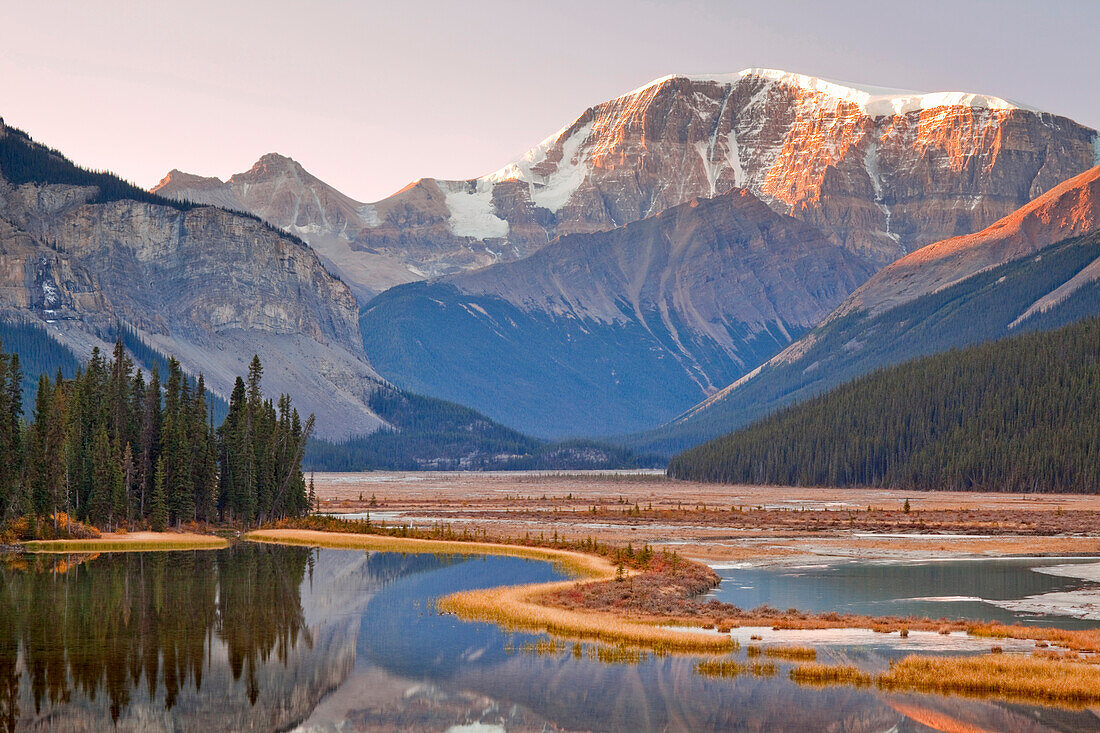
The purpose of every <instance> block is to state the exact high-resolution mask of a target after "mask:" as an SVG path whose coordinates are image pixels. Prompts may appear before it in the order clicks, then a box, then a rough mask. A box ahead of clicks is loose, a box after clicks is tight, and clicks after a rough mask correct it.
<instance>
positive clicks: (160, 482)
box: [149, 456, 168, 532]
mask: <svg viewBox="0 0 1100 733" xmlns="http://www.w3.org/2000/svg"><path fill="white" fill-rule="evenodd" d="M166 472H167V471H166V470H165V460H164V456H161V457H160V458H159V459H158V460H157V465H156V468H155V471H154V473H155V474H156V478H155V479H154V480H153V490H152V495H151V496H150V499H149V524H150V526H152V528H153V531H154V532H163V531H164V530H165V528H166V527H167V526H168V499H167V497H166V496H165V493H166V492H165V489H164V475H165V473H166Z"/></svg>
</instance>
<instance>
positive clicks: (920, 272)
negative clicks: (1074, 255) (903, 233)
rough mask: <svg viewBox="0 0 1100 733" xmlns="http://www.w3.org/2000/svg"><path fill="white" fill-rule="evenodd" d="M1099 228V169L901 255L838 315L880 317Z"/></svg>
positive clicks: (837, 315)
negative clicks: (973, 228)
mask: <svg viewBox="0 0 1100 733" xmlns="http://www.w3.org/2000/svg"><path fill="white" fill-rule="evenodd" d="M1098 228H1100V165H1098V166H1096V167H1095V168H1092V169H1090V170H1088V171H1085V172H1084V173H1082V174H1081V175H1079V176H1075V177H1073V178H1071V179H1070V180H1068V181H1065V182H1063V183H1061V184H1059V185H1058V186H1055V187H1054V188H1053V189H1051V190H1050V191H1048V192H1047V193H1046V194H1044V195H1042V196H1040V197H1039V198H1037V199H1035V200H1034V201H1032V202H1030V203H1029V204H1027V205H1026V206H1023V207H1021V208H1020V209H1018V210H1017V211H1014V212H1013V213H1011V214H1009V215H1008V216H1006V217H1004V218H1003V219H1000V220H999V221H997V222H995V223H994V224H992V225H991V226H989V227H987V228H986V229H983V230H982V231H980V232H976V233H974V234H970V235H965V236H961V237H952V238H951V239H945V240H943V241H942V242H936V243H935V244H931V245H929V246H927V247H924V248H923V249H921V250H918V251H917V252H914V253H912V254H910V255H908V256H906V257H903V258H902V259H900V260H898V261H897V262H895V263H893V264H892V265H890V266H889V267H887V268H886V269H885V270H883V271H882V272H880V273H878V274H877V275H875V277H873V278H871V279H870V280H869V281H868V282H867V283H865V284H864V285H863V286H862V287H860V288H859V289H858V290H857V291H856V292H854V293H852V297H850V298H849V299H848V300H847V301H845V303H844V304H843V306H842V307H841V308H839V309H838V310H837V313H836V317H840V316H843V315H846V314H848V313H853V312H857V311H864V312H866V313H867V314H869V315H872V314H877V313H881V312H883V311H885V310H889V309H890V308H893V307H895V306H898V305H901V304H903V303H907V302H909V301H911V300H914V299H916V298H919V297H920V296H922V295H926V294H928V293H932V292H935V291H937V290H941V289H943V288H946V287H949V286H950V285H952V284H954V283H957V282H960V281H962V280H965V279H966V278H968V277H970V276H972V275H974V274H976V273H978V272H981V271H982V270H986V269H988V268H990V267H993V266H996V265H999V264H1001V263H1003V262H1008V261H1010V260H1015V259H1019V258H1020V257H1026V256H1027V255H1029V254H1033V253H1034V252H1037V251H1039V250H1040V249H1042V248H1044V247H1046V246H1048V245H1051V244H1054V243H1055V242H1060V241H1062V240H1063V239H1067V238H1069V237H1073V236H1077V235H1080V234H1088V233H1089V232H1093V231H1096V230H1097V229H1098Z"/></svg>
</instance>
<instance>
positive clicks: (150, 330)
mask: <svg viewBox="0 0 1100 733" xmlns="http://www.w3.org/2000/svg"><path fill="white" fill-rule="evenodd" d="M0 146H2V147H3V158H2V159H0V314H2V315H3V316H4V317H5V318H7V319H9V320H24V321H31V322H37V323H43V324H45V325H46V327H47V329H48V331H49V333H50V334H51V335H52V336H53V337H54V338H56V339H57V340H59V341H61V342H62V343H64V344H66V345H67V346H69V347H70V348H72V349H73V351H74V352H75V353H76V354H77V355H78V356H81V357H86V356H87V355H88V353H89V352H90V351H91V349H92V348H93V347H94V346H99V347H101V348H107V344H105V343H104V342H103V339H105V338H110V334H112V333H114V332H115V331H116V329H117V328H119V327H129V328H131V329H133V331H134V332H135V333H136V335H137V336H138V337H139V338H140V339H141V340H143V341H145V342H146V343H147V344H148V345H150V346H152V347H153V348H155V349H157V350H159V351H161V352H162V353H165V354H172V355H175V356H176V357H177V358H179V359H180V361H181V362H182V364H183V366H184V368H185V369H187V370H189V371H191V372H193V373H196V374H197V373H200V372H201V373H203V374H204V375H205V377H206V380H207V384H208V385H209V387H210V388H211V389H212V390H214V391H215V392H217V393H220V394H221V395H222V396H226V395H228V394H229V392H230V390H231V389H232V386H233V380H234V379H235V378H236V376H237V375H243V374H244V373H245V372H246V371H247V366H248V360H249V359H250V358H251V356H252V354H254V353H255V354H259V356H260V358H261V360H262V361H263V363H264V365H265V373H264V383H265V388H266V391H268V392H269V393H279V392H287V393H290V394H292V395H293V397H294V400H295V402H296V405H297V406H298V408H299V409H300V410H301V411H303V412H304V413H306V414H308V413H310V412H313V413H316V414H317V417H318V434H320V435H323V436H328V437H343V436H346V435H356V434H365V433H369V432H372V431H374V430H376V429H377V428H378V427H379V426H381V425H382V424H383V421H382V420H381V419H380V418H379V417H378V416H377V415H376V414H375V413H374V412H373V411H372V410H371V409H370V407H369V406H368V400H369V398H370V395H371V394H372V392H373V391H374V390H376V389H378V388H379V387H381V386H382V385H384V384H385V382H384V381H383V380H382V379H381V378H380V377H379V376H378V375H377V374H376V373H375V371H374V370H373V369H372V368H371V367H370V365H369V364H368V363H367V361H366V359H365V358H364V357H363V355H362V344H361V340H360V336H359V331H358V327H357V306H356V300H355V297H354V296H353V294H352V293H351V291H350V290H349V289H348V288H347V286H345V285H344V284H343V283H342V282H340V280H338V279H336V278H335V277H333V276H332V275H330V274H329V273H328V272H326V271H325V269H324V267H322V265H321V262H320V261H319V260H318V258H317V255H316V254H315V253H314V251H313V250H312V249H310V248H309V247H308V246H306V245H305V244H304V243H302V242H301V241H299V240H296V239H293V238H291V237H288V236H286V235H284V234H282V233H281V232H279V231H277V230H274V229H272V228H271V227H270V226H268V225H266V224H264V223H263V222H261V221H259V220H257V219H255V218H252V217H247V216H242V215H238V214H234V213H231V212H228V211H225V210H222V209H218V208H214V207H210V206H183V205H172V204H171V202H168V201H164V200H162V199H158V198H157V197H155V196H150V195H149V194H144V197H142V196H139V195H138V194H141V193H142V192H140V191H137V190H136V189H135V192H136V193H134V194H133V195H132V197H131V196H130V195H127V194H126V193H125V190H124V189H125V187H126V186H125V184H123V183H122V182H121V181H119V180H118V179H116V178H113V177H111V176H106V175H102V174H88V173H87V172H86V171H81V170H80V169H78V168H76V167H75V166H73V165H72V164H71V163H69V162H68V161H67V160H65V159H64V158H63V157H61V156H60V154H57V153H55V152H53V151H49V150H47V149H46V148H44V147H43V146H41V145H38V144H37V143H34V142H33V141H31V140H30V138H29V137H27V136H26V135H25V134H24V133H22V132H20V131H18V130H13V129H11V128H8V127H5V126H3V125H2V124H0ZM114 189H119V191H122V193H119V194H118V195H113V194H111V191H113V190H114Z"/></svg>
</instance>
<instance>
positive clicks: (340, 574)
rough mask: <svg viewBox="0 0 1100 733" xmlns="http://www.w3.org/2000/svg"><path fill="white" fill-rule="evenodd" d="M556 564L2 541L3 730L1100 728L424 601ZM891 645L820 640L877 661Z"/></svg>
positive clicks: (533, 577) (1054, 712)
mask: <svg viewBox="0 0 1100 733" xmlns="http://www.w3.org/2000/svg"><path fill="white" fill-rule="evenodd" d="M1028 572H1030V571H1028ZM561 577H562V575H561V573H560V572H558V571H557V570H556V569H555V568H554V567H553V566H551V565H549V564H547V563H541V562H533V561H525V560H520V559H515V558H503V557H465V556H435V555H401V554H394V553H371V554H368V553H364V552H354V551H338V550H316V549H312V550H311V549H306V548H295V547H271V546H261V545H251V544H247V543H242V544H238V545H235V546H234V547H232V548H230V549H227V550H222V551H217V552H171V553H127V554H112V555H100V556H70V557H65V558H50V557H8V558H6V559H5V562H3V563H0V730H13V729H14V730H42V731H46V730H51V731H68V730H77V731H99V730H119V731H146V730H150V731H156V730H181V731H192V730H193V731H204V732H207V733H209V732H211V731H221V730H293V729H298V730H302V731H360V730H362V731H377V730H387V731H389V730H439V731H447V730H451V731H455V733H465V732H466V731H482V732H492V731H502V730H504V731H544V730H622V731H647V730H690V731H706V730H762V731H763V730H767V731H775V730H798V731H802V730H837V731H891V730H892V731H898V732H899V733H901V732H903V731H928V730H940V729H944V728H943V726H944V725H953V726H954V729H973V730H978V729H981V730H1012V731H1034V732H1036V733H1038V731H1052V730H1058V731H1085V730H1090V731H1091V730H1098V729H1100V719H1098V718H1097V717H1096V716H1095V715H1094V714H1093V713H1092V712H1090V711H1087V710H1086V711H1079V710H1059V709H1048V708H1039V707H1034V706H1025V705H1015V704H1008V703H998V702H982V701H973V700H965V699H958V698H942V697H936V696H928V695H887V694H882V693H879V692H878V691H874V690H857V689H853V688H826V689H818V688H808V687H799V686H796V685H794V684H792V683H791V682H789V681H788V680H787V678H786V675H785V670H784V669H782V668H781V670H780V673H779V674H778V675H776V676H775V677H771V678H756V677H741V678H737V679H734V680H714V679H708V678H703V677H699V676H698V675H696V674H695V673H694V671H693V665H694V660H692V659H690V658H686V657H664V658H661V657H655V656H652V655H647V656H646V657H645V658H644V659H643V660H642V661H641V662H640V663H635V662H631V663H626V662H610V663H609V662H605V661H601V659H600V655H599V654H598V653H597V649H596V648H595V647H593V646H591V645H581V646H577V647H576V648H574V647H573V645H562V646H561V647H560V648H554V649H547V648H546V647H545V645H544V646H543V647H534V644H535V643H537V642H540V641H542V642H545V641H546V638H545V637H539V636H533V635H527V634H512V633H507V632H504V631H502V630H501V629H499V628H497V627H496V626H493V625H489V624H478V623H466V622H462V621H458V620H456V619H454V618H453V617H449V616H440V615H438V614H436V613H435V611H434V610H433V600H434V599H435V598H437V597H439V596H440V595H444V594H446V593H449V592H452V591H456V590H460V589H466V588H476V587H487V586H492V585H498V584H501V583H519V582H538V581H544V580H551V579H556V578H561ZM1062 580H1065V579H1064V578H1063V579H1062ZM730 582H731V581H726V584H729V583H730ZM752 582H753V583H755V582H757V581H756V580H753V581H752ZM740 585H742V586H745V585H748V583H747V582H741V583H740ZM754 590H755V588H754ZM939 595H942V594H939ZM769 602H771V603H772V604H773V605H785V602H777V601H775V600H771V601H769ZM899 653H901V652H897V651H896V650H895V651H891V650H888V649H869V648H866V647H861V646H858V645H852V646H848V647H846V646H843V645H841V646H833V647H830V648H829V649H828V650H827V651H826V652H825V655H826V658H827V659H830V660H836V661H842V660H845V659H848V660H851V659H858V660H859V661H860V662H861V663H863V664H870V665H872V666H874V665H884V664H886V662H887V661H888V659H889V658H890V657H891V656H892V655H893V656H896V655H897V654H899ZM737 656H744V652H740V653H738V655H737ZM930 725H931V726H936V727H929V726H930ZM967 726H969V727H967Z"/></svg>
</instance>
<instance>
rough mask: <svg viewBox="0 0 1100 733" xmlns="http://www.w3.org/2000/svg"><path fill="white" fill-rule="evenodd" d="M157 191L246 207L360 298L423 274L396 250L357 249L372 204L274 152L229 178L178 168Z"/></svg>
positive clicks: (201, 201)
mask: <svg viewBox="0 0 1100 733" xmlns="http://www.w3.org/2000/svg"><path fill="white" fill-rule="evenodd" d="M152 191H153V193H157V194H160V195H162V196H167V197H169V198H172V199H176V200H180V201H193V202H196V203H203V204H210V205H213V206H220V207H223V208H228V209H234V210H237V211H247V212H249V213H251V214H255V215H256V216H259V217H260V218H261V219H263V220H264V221H266V222H269V223H270V224H271V225H273V226H276V227H278V228H280V229H283V230H285V231H287V232H290V233H292V234H295V235H297V236H299V237H302V238H303V239H304V240H306V241H307V242H309V244H310V246H311V247H313V248H314V249H315V250H316V251H317V253H318V254H319V255H320V256H321V257H322V259H324V260H325V261H326V263H327V264H328V266H329V269H331V270H332V271H333V272H335V273H337V274H338V275H340V277H341V278H342V279H343V280H344V281H345V282H346V283H348V284H349V286H350V287H351V288H352V289H353V291H355V293H356V295H357V296H358V297H359V298H360V299H368V298H370V297H371V296H373V295H376V294H377V293H379V292H381V291H382V290H385V289H386V288H388V287H390V286H391V285H397V284H399V283H403V282H409V281H411V280H418V279H420V278H421V277H422V276H423V273H421V272H419V271H418V270H417V269H416V268H415V267H412V268H411V269H410V267H411V266H410V265H409V264H407V263H406V262H405V261H404V260H403V258H401V257H399V256H396V257H395V256H394V255H393V254H392V253H387V252H380V251H375V250H372V249H370V248H364V247H356V246H355V245H354V240H355V238H356V237H357V236H358V233H359V231H360V230H361V229H363V228H364V227H366V226H369V225H370V223H371V222H372V221H373V215H372V213H371V211H372V210H371V207H370V205H369V204H363V203H360V202H358V201H355V200H353V199H352V198H350V197H348V196H346V195H344V194H342V193H340V192H339V191H337V190H336V189H335V188H333V187H332V186H330V185H328V184H327V183H325V182H323V181H321V180H319V179H318V178H316V177H315V176H313V175H312V174H310V173H309V172H308V171H306V170H305V169H304V168H303V167H302V166H301V164H299V163H298V162H297V161H295V160H292V159H290V158H287V157H284V156H282V155H278V154H275V153H269V154H267V155H264V156H263V157H261V158H260V159H259V160H258V161H256V164H255V165H254V166H252V168H251V169H250V170H248V171H246V172H244V173H238V174H236V175H234V176H231V177H230V178H229V180H228V181H222V180H221V179H219V178H205V177H202V176H195V175H191V174H188V173H183V172H181V171H178V170H173V171H170V172H169V173H168V175H167V176H165V177H164V179H163V180H162V181H161V182H160V183H159V184H157V185H156V186H154V187H153V189H152Z"/></svg>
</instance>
